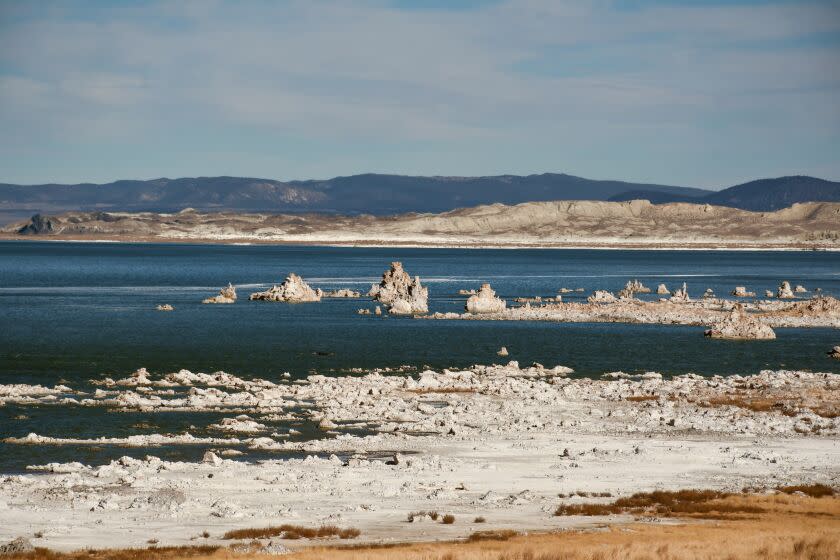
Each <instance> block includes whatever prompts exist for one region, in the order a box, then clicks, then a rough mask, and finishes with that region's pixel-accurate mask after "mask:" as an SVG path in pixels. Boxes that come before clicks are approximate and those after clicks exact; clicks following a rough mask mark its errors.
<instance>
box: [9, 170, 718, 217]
mask: <svg viewBox="0 0 840 560" xmlns="http://www.w3.org/2000/svg"><path fill="white" fill-rule="evenodd" d="M628 190H645V191H651V192H663V193H674V194H681V195H685V196H701V195H705V194H708V193H709V191H704V190H701V189H691V188H684V187H674V186H667V185H647V184H637V183H625V182H622V181H594V180H590V179H583V178H581V177H574V176H572V175H564V174H553V173H546V174H542V175H528V176H516V175H500V176H494V177H409V176H402V175H376V174H366V175H354V176H350V177H336V178H334V179H328V180H323V181H289V182H281V181H275V180H270V179H254V178H246V177H197V178H183V179H155V180H150V181H116V182H114V183H107V184H103V185H96V184H90V183H85V184H79V185H54V184H50V185H30V186H22V185H10V184H0V219H2V218H4V217H5V218H7V219H6V223H8V221H10V220H11V219H20V218H23V217H28V216H31V215H32V214H35V213H57V212H58V213H60V212H66V211H74V210H111V211H134V212H137V211H152V212H177V211H179V210H182V209H183V208H196V209H199V210H208V211H214V210H216V211H218V210H234V211H261V212H327V213H339V214H360V213H370V214H398V213H404V212H444V211H447V210H452V209H455V208H462V207H466V206H476V205H480V204H492V203H494V202H501V203H505V204H519V203H521V202H531V201H545V200H574V199H592V200H606V199H608V198H610V197H611V196H614V195H616V194H618V193H621V192H625V191H628ZM0 223H3V222H0Z"/></svg>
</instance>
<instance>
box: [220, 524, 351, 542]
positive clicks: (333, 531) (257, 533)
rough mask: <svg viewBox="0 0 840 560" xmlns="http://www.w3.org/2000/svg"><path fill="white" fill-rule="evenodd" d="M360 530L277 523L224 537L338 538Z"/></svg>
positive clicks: (228, 534)
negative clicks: (275, 525) (277, 524)
mask: <svg viewBox="0 0 840 560" xmlns="http://www.w3.org/2000/svg"><path fill="white" fill-rule="evenodd" d="M361 533H362V532H361V531H359V530H358V529H354V528H352V527H351V528H347V529H340V528H338V527H336V526H335V525H322V526H321V527H317V528H313V527H303V526H301V525H279V526H277V527H260V528H252V529H235V530H233V531H228V532H227V533H225V535H224V537H222V538H224V539H228V540H230V539H270V538H272V537H279V538H281V539H289V540H297V539H323V538H329V537H338V538H340V539H355V538H356V537H358V536H359V535H360V534H361Z"/></svg>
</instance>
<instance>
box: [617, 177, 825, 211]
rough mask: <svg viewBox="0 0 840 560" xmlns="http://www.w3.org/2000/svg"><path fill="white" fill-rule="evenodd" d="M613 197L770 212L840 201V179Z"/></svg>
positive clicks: (769, 181)
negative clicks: (800, 204)
mask: <svg viewBox="0 0 840 560" xmlns="http://www.w3.org/2000/svg"><path fill="white" fill-rule="evenodd" d="M609 200H611V201H614V202H621V201H626V200H649V201H651V202H653V203H654V204H667V203H670V202H693V203H701V204H714V205H717V206H729V207H731V208H741V209H743V210H753V211H758V212H766V211H771V210H778V209H780V208H787V207H789V206H791V205H792V204H796V203H797V202H840V182H835V181H826V180H825V179H818V178H816V177H808V176H805V175H797V176H792V177H778V178H776V179H759V180H757V181H750V182H749V183H743V184H741V185H735V186H734V187H729V188H728V189H724V190H722V191H718V192H712V193H708V194H706V195H703V196H700V197H695V196H690V195H689V196H686V194H685V193H675V192H665V191H653V190H645V189H639V190H632V191H626V192H623V193H619V194H617V195H614V196H612V197H610V199H609Z"/></svg>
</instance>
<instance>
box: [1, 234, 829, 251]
mask: <svg viewBox="0 0 840 560" xmlns="http://www.w3.org/2000/svg"><path fill="white" fill-rule="evenodd" d="M16 241H19V242H30V243H33V242H34V243H37V242H51V243H92V244H95V243H102V244H137V245H140V244H148V245H155V244H158V245H220V246H224V245H231V246H239V247H247V246H277V247H332V248H359V249H362V248H373V249H375V248H383V249H390V248H394V249H397V248H399V249H469V250H485V249H486V250H492V249H507V250H516V249H535V250H546V249H554V250H601V251H733V252H735V251H755V252H797V251H800V252H806V251H807V252H826V253H833V252H840V246H814V245H809V244H804V243H802V244H796V243H793V244H766V245H765V244H752V245H751V244H750V243H749V242H745V241H731V242H727V243H691V242H680V241H674V242H669V243H662V242H657V241H652V242H650V243H643V242H642V243H628V244H622V243H593V242H586V241H581V242H579V243H567V242H564V243H524V242H523V243H513V242H511V243H462V242H455V241H447V240H441V241H439V242H437V241H429V242H417V241H409V240H407V241H404V242H401V241H399V240H394V241H390V242H386V241H378V240H365V239H359V240H351V241H334V240H332V241H331V240H327V239H316V240H295V239H292V240H277V239H272V240H264V239H251V238H231V239H214V238H206V237H195V238H174V237H136V238H113V237H90V236H62V237H61V238H58V237H53V236H21V235H0V243H5V242H16Z"/></svg>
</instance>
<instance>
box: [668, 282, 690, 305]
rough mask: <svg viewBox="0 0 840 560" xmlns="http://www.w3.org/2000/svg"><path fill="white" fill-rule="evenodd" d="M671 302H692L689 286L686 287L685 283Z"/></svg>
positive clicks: (672, 297)
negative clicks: (689, 295)
mask: <svg viewBox="0 0 840 560" xmlns="http://www.w3.org/2000/svg"><path fill="white" fill-rule="evenodd" d="M670 301H672V302H674V303H688V302H690V301H691V298H690V297H688V286H686V284H685V282H683V285H682V288H680V289H679V290H677V291H676V292H674V294H673V295H672V296H671V299H670Z"/></svg>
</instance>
